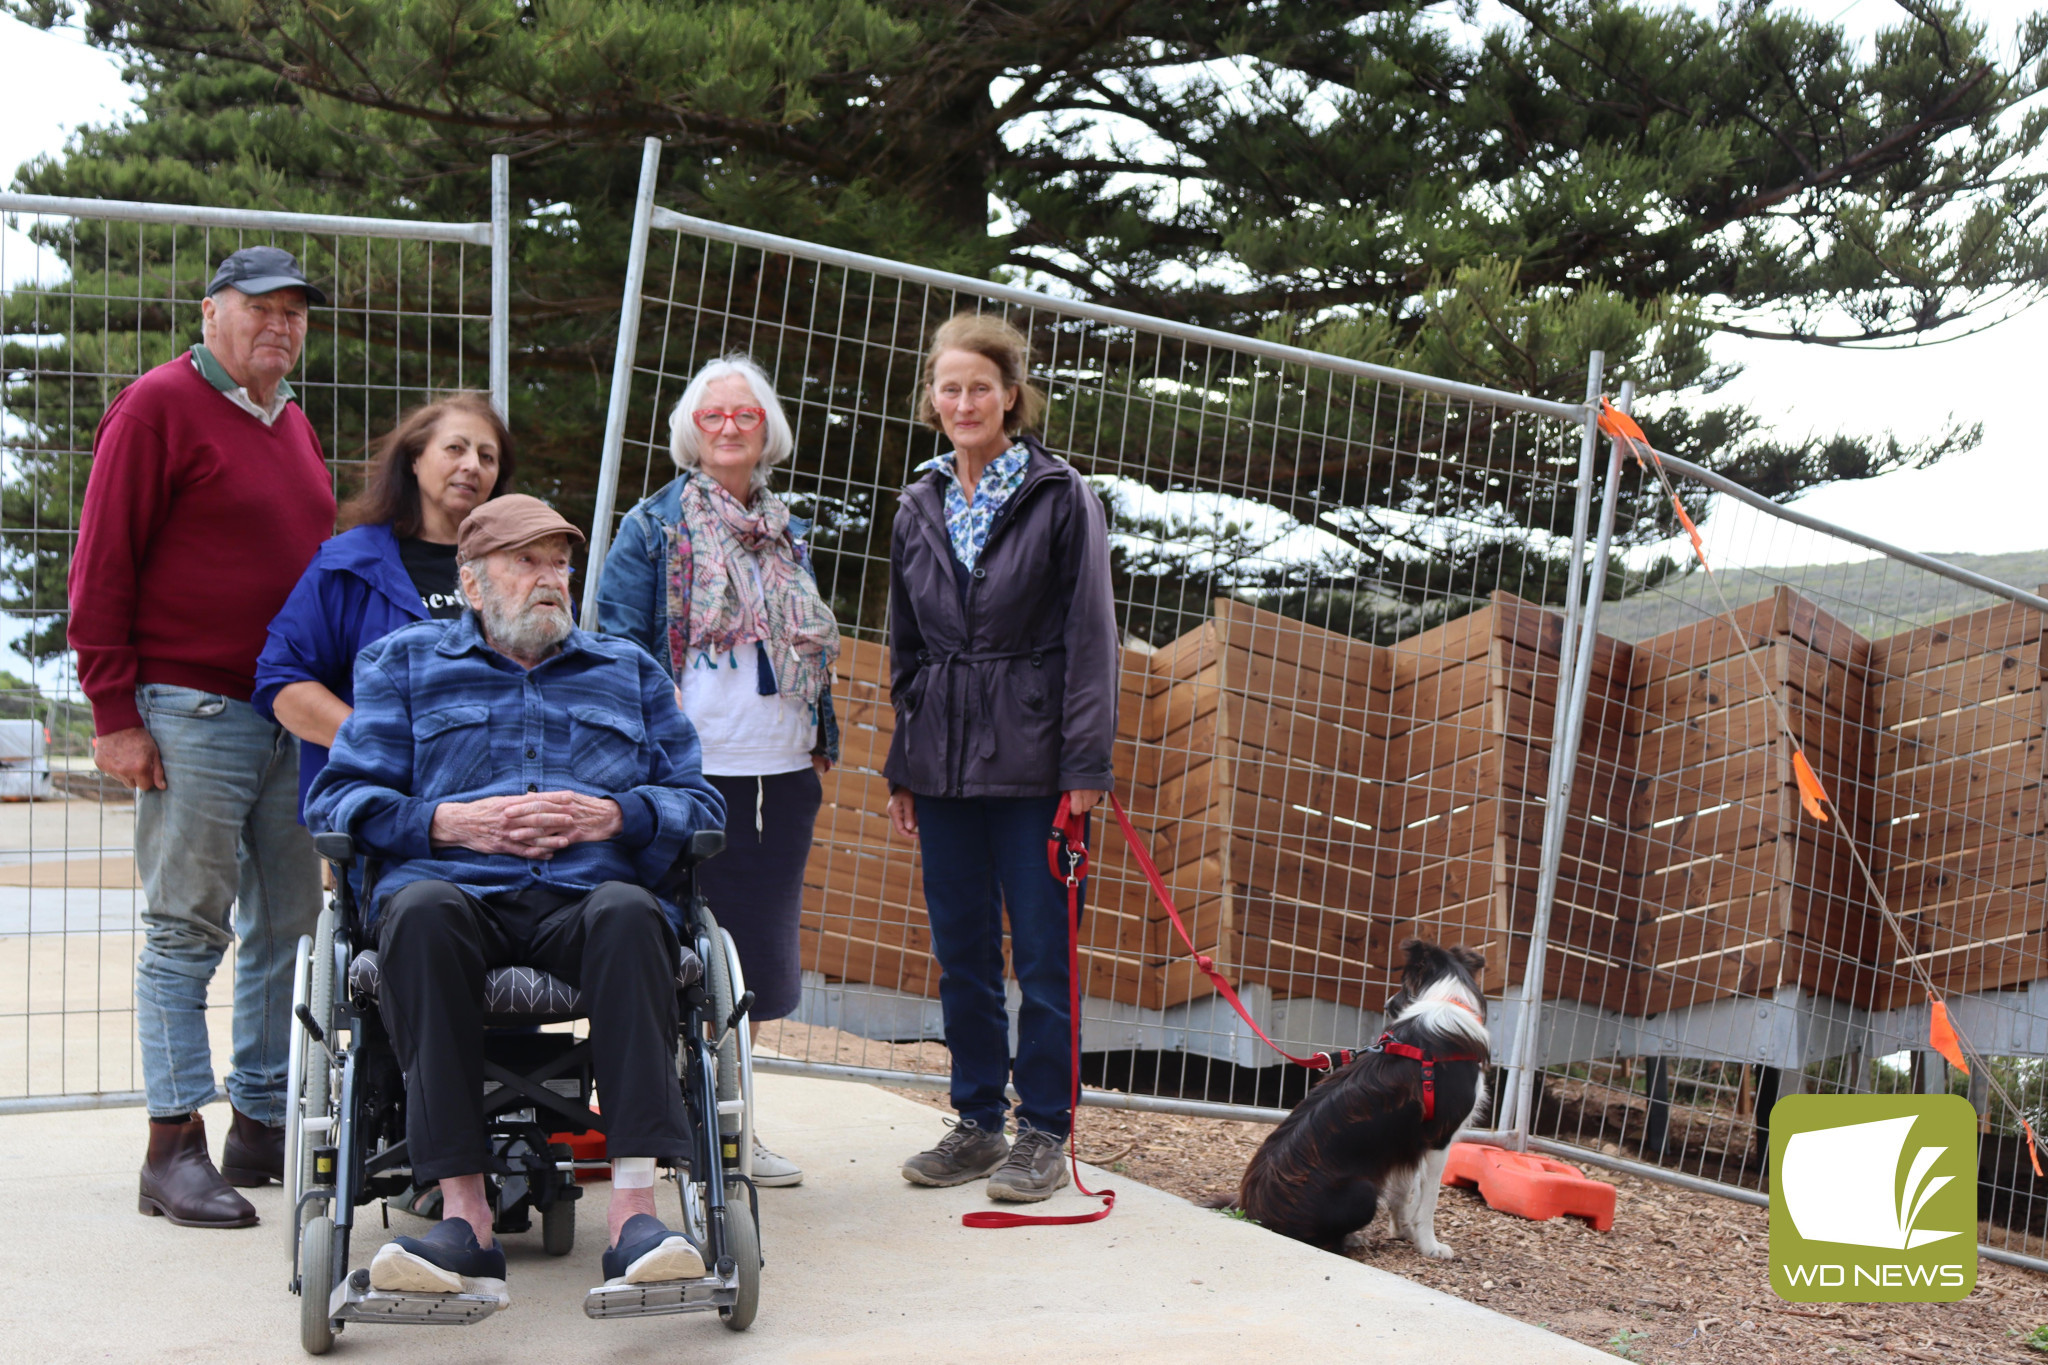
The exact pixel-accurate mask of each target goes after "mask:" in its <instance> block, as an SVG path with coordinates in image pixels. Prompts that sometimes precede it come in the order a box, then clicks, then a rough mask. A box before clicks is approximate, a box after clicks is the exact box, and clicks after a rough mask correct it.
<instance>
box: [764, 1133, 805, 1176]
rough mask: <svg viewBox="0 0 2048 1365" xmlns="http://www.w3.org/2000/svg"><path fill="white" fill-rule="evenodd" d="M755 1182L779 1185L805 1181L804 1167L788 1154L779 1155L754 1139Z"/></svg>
mask: <svg viewBox="0 0 2048 1365" xmlns="http://www.w3.org/2000/svg"><path fill="white" fill-rule="evenodd" d="M754 1183H755V1184H756V1185H768V1186H771V1187H779V1186H783V1185H801V1184H803V1183H804V1169H803V1167H801V1166H799V1165H797V1164H796V1163H795V1162H794V1161H791V1160H790V1159H789V1158H788V1157H786V1156H778V1155H777V1154H776V1153H774V1152H771V1151H769V1150H768V1149H767V1148H766V1147H763V1146H762V1145H761V1139H760V1138H758V1137H756V1138H755V1139H754Z"/></svg>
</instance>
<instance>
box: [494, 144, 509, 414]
mask: <svg viewBox="0 0 2048 1365" xmlns="http://www.w3.org/2000/svg"><path fill="white" fill-rule="evenodd" d="M491 406H492V407H494V408H496V409H497V410H498V416H499V417H501V418H503V419H504V420H506V421H508V422H509V421H510V420H511V418H512V158H511V157H509V156H506V155H505V154H503V153H502V152H501V153H499V154H498V155H496V156H494V157H492V158H491Z"/></svg>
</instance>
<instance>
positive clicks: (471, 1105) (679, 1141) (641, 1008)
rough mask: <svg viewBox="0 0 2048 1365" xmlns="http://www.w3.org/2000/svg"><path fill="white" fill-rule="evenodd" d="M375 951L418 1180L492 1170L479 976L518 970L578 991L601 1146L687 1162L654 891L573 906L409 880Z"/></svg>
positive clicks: (671, 957)
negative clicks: (600, 1113)
mask: <svg viewBox="0 0 2048 1365" xmlns="http://www.w3.org/2000/svg"><path fill="white" fill-rule="evenodd" d="M377 957H378V965H379V969H380V975H381V976H382V985H381V987H380V988H379V1005H380V1008H381V1009H382V1011H383V1015H384V1024H385V1027H386V1028H388V1029H389V1030H390V1031H391V1041H392V1045H393V1046H394V1047H395V1048H396V1050H397V1052H398V1064H399V1066H400V1068H402V1069H403V1070H404V1072H405V1116H406V1117H405V1136H406V1146H407V1149H408V1151H410V1153H411V1155H412V1170H413V1181H414V1183H416V1184H419V1185H425V1184H427V1183H428V1182H430V1181H434V1180H443V1179H446V1178H448V1177H450V1176H460V1175H473V1174H476V1173H478V1172H480V1171H484V1170H487V1169H488V1168H489V1161H488V1158H489V1144H488V1142H487V1140H486V1137H485V1133H484V1123H483V1117H482V1109H483V1090H484V1021H483V994H484V974H485V973H486V972H488V971H490V970H491V969H492V968H495V967H509V966H515V965H523V966H531V967H538V968H540V969H541V970H542V971H545V972H547V973H549V974H550V975H553V976H557V977H560V978H561V979H562V980H563V981H566V982H568V983H569V984H571V985H573V986H575V987H577V988H578V989H579V990H580V991H581V992H582V995H583V1009H584V1012H585V1013H586V1014H587V1015H588V1016H589V1018H590V1045H591V1051H592V1054H593V1058H594V1061H595V1067H596V1071H597V1089H598V1095H599V1099H600V1103H602V1104H603V1106H604V1115H605V1127H606V1133H605V1145H606V1150H607V1152H608V1153H609V1154H610V1155H612V1156H615V1157H619V1156H651V1157H655V1158H657V1159H659V1160H663V1161H671V1162H679V1161H683V1160H685V1159H686V1158H687V1156H688V1149H689V1131H690V1130H689V1120H688V1118H687V1117H686V1115H685V1111H684V1108H683V1091H682V1085H681V1083H680V1081H679V1080H678V1079H677V1077H676V1037H677V1028H678V1019H677V1007H676V973H675V964H676V935H675V930H674V929H672V928H671V927H670V926H669V922H668V916H667V915H665V914H663V913H662V909H661V903H660V902H659V901H657V900H655V898H654V896H653V895H652V894H651V893H649V892H647V891H645V890H643V889H642V888H640V887H637V886H631V885H628V884H627V883H625V882H606V883H605V884H604V885H603V886H600V887H598V888H597V889H596V890H594V891H592V892H591V893H590V894H588V895H586V896H582V897H579V898H576V899H565V898H564V897H563V895H562V894H561V893H560V892H550V891H548V890H546V889H544V888H536V889H535V891H533V892H530V893H526V894H524V895H521V896H494V897H492V898H491V900H490V901H488V902H485V901H480V900H478V899H477V898H476V897H474V896H472V895H470V894H469V893H468V892H466V891H464V890H462V888H460V887H458V886H454V885H451V884H450V883H448V882H438V881H426V882H414V883H412V884H411V885H410V886H406V887H403V888H401V889H400V890H398V891H397V892H395V893H394V894H393V895H392V897H391V899H390V900H389V901H388V902H387V903H386V904H385V906H384V914H383V921H382V923H381V925H380V926H379V928H378V932H377Z"/></svg>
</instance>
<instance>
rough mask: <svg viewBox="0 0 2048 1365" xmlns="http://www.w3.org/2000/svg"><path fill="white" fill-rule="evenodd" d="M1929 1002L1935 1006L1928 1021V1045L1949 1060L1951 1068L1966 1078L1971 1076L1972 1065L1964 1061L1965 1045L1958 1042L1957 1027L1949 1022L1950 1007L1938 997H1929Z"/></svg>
mask: <svg viewBox="0 0 2048 1365" xmlns="http://www.w3.org/2000/svg"><path fill="white" fill-rule="evenodd" d="M1927 1001H1928V1003H1929V1004H1931V1005H1932V1006H1934V1010H1933V1013H1932V1014H1931V1015H1930V1017H1929V1018H1928V1020H1927V1041H1928V1043H1929V1044H1930V1045H1931V1046H1932V1047H1933V1048H1934V1050H1935V1051H1936V1052H1939V1053H1940V1054H1941V1055H1942V1056H1944V1057H1946V1058H1948V1064H1949V1065H1950V1066H1952V1067H1954V1068H1955V1069H1956V1070H1958V1071H1960V1072H1962V1073H1963V1074H1964V1075H1965V1076H1967V1075H1969V1074H1970V1064H1969V1062H1967V1061H1965V1060H1964V1059H1963V1045H1962V1044H1961V1043H1959V1042H1957V1041H1956V1026H1955V1025H1954V1024H1951V1023H1950V1022H1949V1021H1948V1005H1947V1004H1946V1003H1945V1002H1943V1000H1942V999H1941V997H1940V996H1937V995H1929V996H1928V997H1927Z"/></svg>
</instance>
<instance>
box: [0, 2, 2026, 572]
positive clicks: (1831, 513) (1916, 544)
mask: <svg viewBox="0 0 2048 1365" xmlns="http://www.w3.org/2000/svg"><path fill="white" fill-rule="evenodd" d="M1969 8H1970V10H1971V12H1972V13H1974V14H1976V15H1978V16H1981V17H1984V18H1986V19H1988V20H1989V22H1990V23H1991V25H1992V31H1993V33H1994V34H1995V35H2000V36H2002V37H2003V38H2004V39H2005V40H2006V41H2007V42H2008V43H2009V41H2010V36H2011V34H2012V32H2013V30H2014V28H2015V26H2016V25H2017V24H2018V22H2019V21H2020V20H2021V19H2022V18H2023V17H2024V15H2025V14H2026V13H2027V11H2028V10H2029V8H2031V6H2030V5H2028V4H2027V3H2025V0H1970V4H1969ZM1814 10H1815V12H1816V13H1819V14H1821V15H1822V16H1823V17H1826V18H1835V17H1838V16H1839V17H1840V18H1841V20H1842V22H1843V23H1845V24H1846V25H1847V26H1848V27H1849V28H1850V29H1851V30H1852V31H1854V32H1857V33H1859V34H1867V33H1868V32H1869V31H1871V30H1872V29H1874V28H1875V27H1877V26H1879V25H1880V24H1882V23H1885V22H1889V21H1891V20H1892V19H1893V18H1894V17H1895V16H1896V14H1897V10H1896V9H1895V8H1894V7H1893V5H1892V4H1891V3H1889V0H1821V3H1819V4H1817V5H1815V6H1814ZM130 107H131V101H130V98H129V92H128V90H127V89H126V87H125V86H124V85H123V84H122V81H121V79H120V75H119V72H118V70H117V69H116V67H115V65H114V63H113V62H112V60H111V59H109V58H108V57H107V56H105V55H104V54H102V53H98V52H95V51H93V50H92V49H90V48H88V47H86V46H85V45H84V43H83V41H82V40H81V39H80V38H79V37H78V36H77V35H76V34H75V33H62V32H60V33H55V34H51V33H43V32H40V31H37V30H34V29H30V28H27V27H25V26H23V25H21V24H19V23H16V22H15V21H13V20H11V19H4V18H0V176H7V173H8V172H10V171H11V170H12V168H13V167H14V166H16V165H18V164H19V163H20V162H22V161H24V160H27V159H28V158H30V157H32V156H35V155H38V154H42V153H46V152H55V151H58V150H60V149H61V148H62V146H63V145H64V141H65V139H66V138H67V137H68V136H69V134H70V132H71V130H72V129H74V128H77V127H79V126H81V125H85V124H90V123H94V122H98V121H103V120H106V119H108V118H110V117H117V116H119V115H120V114H121V113H122V112H123V111H125V110H126V109H128V108H130ZM7 178H11V176H8V177H7ZM16 241H17V242H18V241H19V239H18V238H17V239H16ZM8 254H9V257H10V259H18V257H16V255H15V252H14V251H13V250H10V251H9V253H8ZM1717 352H1718V354H1719V355H1720V356H1721V357H1722V358H1724V359H1727V360H1732V361H1737V362H1740V363H1741V364H1743V365H1745V366H1746V367H1747V369H1746V372H1745V374H1744V375H1743V377H1742V378H1740V379H1738V380H1737V381H1736V382H1735V384H1734V385H1733V386H1732V387H1731V388H1730V389H1729V390H1728V391H1727V397H1728V398H1730V399H1734V400H1740V401H1746V402H1748V403H1751V404H1753V405H1755V407H1756V408H1757V409H1758V410H1759V412H1761V413H1762V414H1763V415H1764V416H1765V417H1766V418H1767V419H1768V420H1769V421H1770V422H1771V423H1772V424H1773V425H1774V426H1775V427H1776V428H1777V429H1778V430H1779V431H1781V432H1782V433H1784V434H1786V435H1795V436H1796V435H1803V434H1806V433H1809V432H1812V433H1823V434H1825V433H1832V432H1835V431H1838V430H1846V431H1851V432H1857V433H1873V432H1881V431H1884V430H1887V429H1889V430H1892V431H1895V432H1897V433H1898V434H1899V435H1900V436H1901V437H1902V438H1904V439H1908V440H1911V439H1915V438H1919V437H1923V436H1926V435H1928V434H1931V433H1933V432H1935V431H1937V430H1939V429H1940V428H1941V426H1942V425H1943V424H1944V422H1945V421H1946V419H1947V418H1948V417H1949V416H1950V415H1951V414H1953V415H1955V416H1957V417H1960V418H1964V419H1966V420H1971V421H1982V422H1983V424H1984V441H1983V444H1982V445H1981V446H1980V447H1979V448H1978V449H1976V450H1975V451H1972V452H1970V453H1968V454H1964V455H1958V456H1953V457H1951V458H1949V459H1948V460H1945V461H1943V462H1942V463H1941V464H1940V465H1938V466H1936V467H1935V468H1934V469H1931V470H1927V471H1921V472H1905V473H1899V474H1893V475H1889V476H1887V477H1885V478H1882V479H1874V480H1869V481H1865V482H1862V483H1855V484H1841V485H1836V486H1834V487H1830V488H1825V489H1821V490H1819V491H1817V492H1815V493H1813V494H1811V495H1809V496H1808V497H1806V498H1804V499H1803V500H1802V501H1801V504H1800V505H1801V506H1802V508H1804V509H1805V510H1807V511H1810V512H1812V513H1814V514H1815V515H1818V516H1822V517H1826V518H1829V519H1830V520H1834V521H1838V522H1842V523H1845V524H1849V525H1853V526H1855V527H1857V528H1859V529H1861V530H1863V531H1864V532H1866V533H1867V534H1871V535H1875V536H1878V537H1880V538H1883V539H1886V540H1890V541H1894V542H1897V543H1899V544H1903V545H1905V546H1907V547H1908V548H1911V549H1917V550H1922V551H1928V552H1933V553H1942V552H1957V551H1970V552H1976V553H1999V552H2005V551H2013V550H2032V549H2038V548H2042V547H2043V546H2048V531H2044V530H2043V510H2044V509H2048V461H2044V460H2043V459H2042V453H2043V451H2042V444H2043V442H2042V436H2041V427H2042V422H2043V419H2042V416H2041V414H2040V413H2039V412H2038V410H2036V409H2035V407H2034V406H2033V404H2034V400H2035V395H2036V392H2037V391H2036V389H2035V387H2034V385H2035V384H2036V383H2037V382H2039V379H2038V369H2039V367H2040V365H2041V362H2042V358H2043V357H2044V356H2048V310H2043V309H2039V308H2037V309H2034V310H2033V311H2031V312H2029V313H2026V314H2023V315H2022V316H2020V317H2018V318H2017V319H2014V320H2012V321H2010V322H2007V323H2004V324H2002V325H2000V326H1998V327H1996V328H1993V329H1992V330H1991V331H1989V332H1987V333H1984V334H1981V335H1978V336H1974V337H1968V338H1964V339H1961V340H1957V341H1952V342H1947V343H1943V344H1940V345H1935V346H1925V347H1919V348H1911V349H1904V350H1893V351H1837V350H1830V349H1827V348H1823V347H1810V346H1797V345H1791V344H1786V343H1766V342H1745V341H1734V340H1726V341H1723V342H1721V343H1718V345H1717ZM1709 539H1710V542H1711V543H1712V544H1713V545H1714V546H1716V547H1717V549H1718V550H1719V552H1720V555H1721V557H1722V558H1723V559H1724V560H1727V561H1728V562H1737V561H1749V562H1773V561H1775V562H1780V563H1782V562H1784V561H1783V560H1782V559H1779V558H1777V555H1778V554H1780V553H1784V552H1787V551H1789V550H1790V549H1791V548H1792V546H1791V545H1790V544H1789V543H1788V542H1785V541H1784V540H1783V539H1782V538H1781V537H1777V536H1761V535H1759V533H1758V531H1757V529H1756V527H1755V525H1754V524H1753V523H1751V522H1748V521H1746V520H1745V519H1743V518H1739V517H1735V516H1729V515H1717V516H1715V517H1714V518H1711V519H1710V523H1709ZM1798 553H1799V554H1800V555H1801V557H1802V558H1805V557H1809V556H1819V557H1831V556H1829V554H1828V551H1827V548H1826V547H1825V546H1822V545H1819V544H1816V543H1814V542H1811V541H1810V540H1807V541H1801V542H1800V544H1799V546H1798ZM1845 553H1846V554H1847V555H1848V557H1861V552H1854V551H1848V552H1845Z"/></svg>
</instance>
